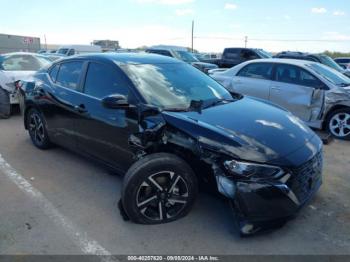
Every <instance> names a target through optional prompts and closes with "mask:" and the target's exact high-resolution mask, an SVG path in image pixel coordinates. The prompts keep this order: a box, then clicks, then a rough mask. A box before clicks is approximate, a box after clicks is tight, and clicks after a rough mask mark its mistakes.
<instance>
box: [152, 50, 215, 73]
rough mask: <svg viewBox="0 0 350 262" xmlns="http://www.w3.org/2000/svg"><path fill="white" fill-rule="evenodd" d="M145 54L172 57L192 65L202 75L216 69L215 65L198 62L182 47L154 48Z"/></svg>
mask: <svg viewBox="0 0 350 262" xmlns="http://www.w3.org/2000/svg"><path fill="white" fill-rule="evenodd" d="M146 52H147V53H151V54H158V55H164V56H168V57H173V58H176V59H179V60H181V61H184V62H186V63H188V64H191V65H193V66H194V67H196V68H198V69H199V70H201V71H202V72H204V73H206V74H207V73H208V71H209V70H210V69H215V68H218V66H217V65H215V64H210V63H204V62H200V61H199V60H198V59H197V57H195V55H194V54H192V53H191V52H188V51H187V49H186V48H184V47H176V46H169V47H168V46H154V47H151V48H149V49H147V50H146Z"/></svg>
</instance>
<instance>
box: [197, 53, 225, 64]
mask: <svg viewBox="0 0 350 262" xmlns="http://www.w3.org/2000/svg"><path fill="white" fill-rule="evenodd" d="M193 54H194V56H195V57H196V58H197V59H198V60H199V61H200V62H204V63H210V64H217V63H218V61H219V60H220V59H221V57H220V55H218V54H207V53H193Z"/></svg>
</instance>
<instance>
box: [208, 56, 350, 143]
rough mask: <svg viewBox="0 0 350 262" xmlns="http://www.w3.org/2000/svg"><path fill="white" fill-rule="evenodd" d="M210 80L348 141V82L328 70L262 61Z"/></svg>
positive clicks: (292, 62)
mask: <svg viewBox="0 0 350 262" xmlns="http://www.w3.org/2000/svg"><path fill="white" fill-rule="evenodd" d="M211 76H212V77H213V78H214V79H215V80H216V81H218V82H219V83H221V84H222V85H223V86H224V87H226V88H227V89H228V90H229V91H232V92H239V93H241V94H244V95H249V96H253V97H257V98H260V99H263V100H266V101H269V102H271V103H274V104H277V105H279V106H281V107H283V108H285V109H287V110H289V111H290V112H292V113H293V114H295V115H296V116H297V117H299V118H300V119H301V120H303V121H304V122H305V123H307V124H308V125H309V126H311V127H313V128H318V129H326V130H328V131H329V132H330V133H331V134H332V135H333V136H335V137H336V138H339V139H346V140H350V79H349V78H348V77H346V76H344V75H343V74H341V73H339V72H338V71H336V70H334V69H332V68H330V67H328V66H325V65H322V64H319V63H316V62H311V61H306V60H292V59H264V60H255V61H249V62H246V63H243V64H241V65H238V66H236V67H234V68H232V69H230V70H227V71H225V72H221V73H220V72H217V73H215V72H214V74H212V75H211Z"/></svg>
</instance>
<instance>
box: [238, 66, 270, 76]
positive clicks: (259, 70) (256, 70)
mask: <svg viewBox="0 0 350 262" xmlns="http://www.w3.org/2000/svg"><path fill="white" fill-rule="evenodd" d="M238 76H242V77H250V78H257V79H271V76H272V65H271V64H268V63H253V64H250V65H247V66H245V67H244V68H243V69H241V71H240V72H239V73H238Z"/></svg>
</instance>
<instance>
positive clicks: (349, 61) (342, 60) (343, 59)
mask: <svg viewBox="0 0 350 262" xmlns="http://www.w3.org/2000/svg"><path fill="white" fill-rule="evenodd" d="M334 60H335V61H336V62H337V63H344V64H345V63H350V59H345V58H337V59H334Z"/></svg>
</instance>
